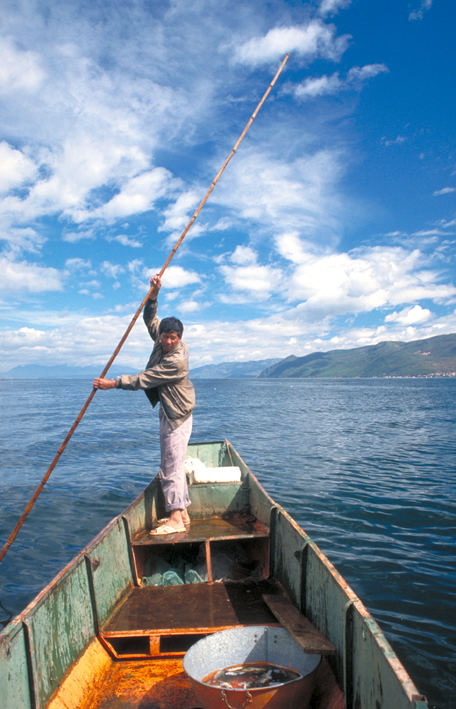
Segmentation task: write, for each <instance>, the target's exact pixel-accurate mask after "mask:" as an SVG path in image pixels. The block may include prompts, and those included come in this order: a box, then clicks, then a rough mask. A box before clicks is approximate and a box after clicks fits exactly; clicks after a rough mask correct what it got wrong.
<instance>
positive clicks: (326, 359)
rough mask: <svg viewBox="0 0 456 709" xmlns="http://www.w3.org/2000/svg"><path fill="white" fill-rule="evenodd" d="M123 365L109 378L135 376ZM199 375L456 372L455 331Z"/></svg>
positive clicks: (30, 369)
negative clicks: (122, 375)
mask: <svg viewBox="0 0 456 709" xmlns="http://www.w3.org/2000/svg"><path fill="white" fill-rule="evenodd" d="M101 369H102V367H99V368H97V367H70V366H66V365H56V366H53V367H45V366H42V365H38V364H36V365H33V364H29V365H22V366H18V367H13V369H10V370H9V372H7V373H6V374H4V375H3V377H4V378H8V379H73V378H77V379H80V378H85V379H92V378H93V377H96V376H99V374H100V372H101ZM135 373H136V370H133V369H128V368H125V367H123V368H122V369H115V368H114V369H113V370H112V371H111V370H110V372H109V374H108V376H109V377H112V378H114V377H116V376H118V375H119V374H135ZM190 376H191V377H192V378H195V379H242V378H250V379H252V378H257V377H262V378H305V377H307V378H318V377H351V378H353V377H419V376H456V334H451V335H438V336H436V337H429V338H427V339H425V340H413V341H412V342H380V343H379V344H378V345H368V346H366V347H356V348H354V349H350V350H330V351H329V352H314V353H312V354H309V355H305V356H304V357H297V356H295V355H291V356H290V357H286V358H285V359H262V360H254V361H250V362H220V363H218V364H207V365H205V366H203V367H196V368H194V369H192V370H191V371H190Z"/></svg>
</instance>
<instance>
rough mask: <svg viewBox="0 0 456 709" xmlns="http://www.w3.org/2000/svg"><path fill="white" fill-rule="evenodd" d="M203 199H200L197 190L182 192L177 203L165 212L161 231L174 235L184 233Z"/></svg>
mask: <svg viewBox="0 0 456 709" xmlns="http://www.w3.org/2000/svg"><path fill="white" fill-rule="evenodd" d="M201 199H202V197H200V198H199V199H198V195H197V194H196V191H195V190H187V191H185V192H182V193H181V194H180V195H179V196H178V198H177V199H176V201H175V202H173V203H172V204H170V206H169V207H167V208H166V209H165V210H164V211H163V216H164V221H163V223H162V224H161V226H160V231H169V232H172V233H173V235H174V234H176V233H179V232H181V231H183V229H184V228H185V227H186V226H187V224H188V222H189V221H190V219H191V217H192V216H193V214H194V212H195V209H196V207H197V206H198V203H199V202H201ZM194 228H195V227H194Z"/></svg>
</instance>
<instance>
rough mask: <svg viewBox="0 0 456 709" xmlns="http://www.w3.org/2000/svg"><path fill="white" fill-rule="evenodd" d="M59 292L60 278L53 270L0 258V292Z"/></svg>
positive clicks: (57, 272)
mask: <svg viewBox="0 0 456 709" xmlns="http://www.w3.org/2000/svg"><path fill="white" fill-rule="evenodd" d="M61 290H63V284H62V276H61V274H60V273H59V271H57V270H56V269H55V268H49V267H43V266H38V265H37V264H34V263H27V262H25V261H11V260H9V259H7V258H4V257H0V292H1V291H4V292H5V293H20V292H28V293H43V292H45V291H61Z"/></svg>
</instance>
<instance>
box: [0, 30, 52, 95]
mask: <svg viewBox="0 0 456 709" xmlns="http://www.w3.org/2000/svg"><path fill="white" fill-rule="evenodd" d="M44 78H45V72H44V69H43V67H42V65H41V61H40V57H39V56H38V55H37V54H36V52H32V51H22V50H21V49H18V48H17V47H15V46H14V41H13V40H12V39H11V38H3V39H0V94H2V93H3V94H6V93H13V92H20V91H26V92H35V91H37V90H38V89H39V87H40V86H41V84H42V82H43V80H44Z"/></svg>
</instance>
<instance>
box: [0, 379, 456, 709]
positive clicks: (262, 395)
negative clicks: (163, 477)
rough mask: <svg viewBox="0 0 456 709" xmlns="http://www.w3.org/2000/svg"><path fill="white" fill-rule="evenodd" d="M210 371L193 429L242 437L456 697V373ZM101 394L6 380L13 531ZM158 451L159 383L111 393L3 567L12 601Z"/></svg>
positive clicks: (243, 446)
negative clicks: (215, 375) (311, 376)
mask: <svg viewBox="0 0 456 709" xmlns="http://www.w3.org/2000/svg"><path fill="white" fill-rule="evenodd" d="M194 383H195V388H196V392H197V408H196V410H195V417H194V428H193V435H192V440H193V441H203V440H220V439H224V438H228V439H229V440H231V442H232V443H233V445H234V446H235V447H236V448H237V449H238V451H239V452H240V454H241V456H242V457H243V458H244V460H245V461H246V463H247V464H248V465H249V466H250V467H251V468H252V470H253V471H254V472H255V473H256V475H257V476H258V477H259V479H260V481H261V482H262V483H263V485H264V486H265V487H266V489H267V490H268V492H269V493H270V494H271V495H272V496H273V497H274V498H275V499H276V500H277V502H279V503H280V504H282V505H284V506H285V507H286V509H287V510H288V511H289V512H290V513H291V514H292V515H293V517H295V519H296V520H297V521H298V523H299V524H300V525H301V526H302V527H303V528H304V529H305V530H306V531H307V532H308V533H309V534H310V535H311V536H312V537H313V538H314V539H315V541H316V542H317V543H318V544H319V546H320V547H321V548H322V550H323V551H324V552H325V553H326V554H327V555H328V556H329V558H330V559H331V561H332V562H333V563H334V564H335V565H336V566H337V568H338V570H339V571H340V572H341V573H342V574H343V576H345V578H346V579H347V581H348V582H349V583H350V584H351V586H352V587H353V589H354V590H355V592H356V593H357V594H358V595H359V596H360V597H361V599H362V600H363V601H364V603H365V604H366V606H367V607H368V608H369V610H370V611H371V612H372V613H373V614H374V616H375V618H376V619H377V621H378V622H379V623H380V625H381V626H382V628H383V630H384V631H385V633H386V635H387V637H388V638H389V640H390V641H391V642H392V644H393V646H394V649H395V650H396V652H397V654H398V655H399V657H400V659H401V660H402V661H403V662H404V664H405V665H406V668H407V669H408V671H409V672H410V674H411V675H412V677H413V678H414V680H415V682H416V683H417V685H418V688H419V689H420V691H422V692H423V693H425V694H427V695H428V698H429V700H430V703H431V706H435V707H438V709H454V707H456V703H455V700H454V699H453V696H455V695H456V691H455V689H456V680H455V677H456V671H455V669H456V668H455V666H454V657H455V650H456V647H455V646H456V638H455V635H456V634H455V630H456V622H455V616H454V603H453V601H452V594H453V593H454V581H455V575H456V572H455V570H454V568H455V559H454V538H455V511H456V503H455V487H456V483H455V477H456V476H455V460H456V458H455V452H456V435H455V434H456V431H455V420H456V381H452V380H448V379H442V380H414V379H410V380H347V381H344V380H326V381H324V380H199V381H198V380H196V381H195V382H194ZM89 393H90V383H89V382H84V381H66V380H65V381H62V380H60V381H47V380H42V381H40V380H36V381H2V382H0V405H1V407H2V410H3V412H5V413H6V415H4V416H3V417H2V423H1V424H0V432H1V437H0V455H1V460H2V474H1V478H0V495H1V499H0V504H1V510H2V512H1V516H0V538H1V541H2V543H3V542H4V541H5V540H6V538H7V537H8V536H9V534H10V533H11V531H12V529H13V528H14V526H15V524H16V522H17V519H18V518H19V515H20V514H21V513H22V511H23V509H24V507H25V505H26V504H27V502H28V500H29V499H30V497H31V495H32V494H33V492H34V490H35V488H36V486H37V485H38V483H39V482H40V480H41V478H42V476H43V475H44V473H45V472H46V470H47V468H48V466H49V464H50V462H51V460H52V459H53V457H54V455H55V453H56V452H57V449H58V448H59V446H60V445H61V443H62V441H63V439H64V437H65V435H66V433H67V431H68V429H69V428H70V426H71V424H72V423H73V420H74V419H75V417H76V415H77V414H78V412H79V410H80V408H81V406H82V405H83V403H84V402H85V400H86V398H87V396H88V394H89ZM158 463H159V452H158V417H157V415H156V412H154V411H152V409H151V407H150V405H149V403H148V401H147V399H146V397H145V396H144V395H143V394H142V393H141V392H126V391H125V392H124V391H110V392H103V393H98V394H97V396H96V397H95V398H94V400H93V402H92V404H91V406H90V408H89V410H88V412H87V413H86V415H85V417H84V419H83V421H82V423H81V424H80V426H79V428H78V429H77V431H76V433H75V434H74V436H73V438H72V440H71V442H70V444H69V446H68V448H67V450H66V451H65V453H64V454H63V456H62V458H61V460H60V462H59V464H58V466H57V467H56V469H55V471H54V472H53V473H52V476H51V478H50V480H49V482H48V483H47V485H46V487H45V488H44V491H43V493H42V494H41V496H40V498H39V499H38V501H37V503H36V505H35V507H34V509H33V511H32V513H31V514H30V516H29V518H28V519H27V521H26V523H25V525H24V527H23V528H22V530H21V532H20V533H19V535H18V537H17V539H16V540H15V542H14V544H13V545H12V547H11V549H10V551H9V552H8V554H7V556H6V557H5V560H4V561H3V563H2V565H1V566H0V583H1V586H0V601H2V603H3V604H4V605H5V606H7V607H9V608H10V609H11V610H12V611H13V612H14V613H17V612H19V611H20V610H22V608H23V607H24V606H25V605H26V604H27V603H28V602H29V601H30V600H31V599H32V598H33V596H34V595H35V594H36V593H37V592H38V591H39V590H40V589H41V588H42V586H43V585H45V584H46V583H47V582H48V581H49V580H50V579H51V578H52V577H53V576H54V575H55V574H56V573H57V572H58V571H59V570H60V569H61V568H62V566H63V565H64V564H65V563H67V562H68V561H69V560H70V559H71V558H72V557H73V556H74V555H75V554H76V553H77V552H78V551H79V550H80V549H81V547H82V546H83V545H85V544H87V543H88V542H89V541H90V540H91V539H92V537H93V536H95V534H96V533H97V532H98V531H99V530H100V529H101V528H102V527H103V526H104V525H105V524H106V523H107V522H108V521H109V520H110V519H111V518H112V517H113V516H114V515H116V514H118V513H119V512H121V511H122V510H123V508H124V507H125V506H126V505H127V504H129V503H130V502H131V500H132V499H134V498H135V497H136V496H137V495H138V494H139V493H140V491H141V490H142V488H143V487H144V486H145V484H146V483H148V482H149V480H150V479H151V478H152V477H153V476H154V475H155V473H156V471H157V469H158ZM453 598H454V597H453ZM452 663H453V664H452Z"/></svg>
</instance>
